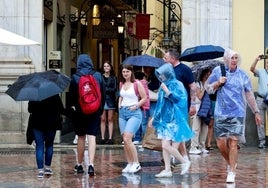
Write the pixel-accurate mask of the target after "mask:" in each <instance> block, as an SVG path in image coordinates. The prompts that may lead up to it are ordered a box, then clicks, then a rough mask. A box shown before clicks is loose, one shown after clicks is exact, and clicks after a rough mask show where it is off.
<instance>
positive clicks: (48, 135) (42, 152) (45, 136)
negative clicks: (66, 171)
mask: <svg viewBox="0 0 268 188" xmlns="http://www.w3.org/2000/svg"><path fill="white" fill-rule="evenodd" d="M33 134H34V140H35V144H36V146H35V150H36V152H35V157H36V163H37V167H38V169H43V168H44V159H45V165H46V166H51V162H52V156H53V143H54V138H55V135H56V130H53V131H46V132H44V131H40V130H37V129H33Z"/></svg>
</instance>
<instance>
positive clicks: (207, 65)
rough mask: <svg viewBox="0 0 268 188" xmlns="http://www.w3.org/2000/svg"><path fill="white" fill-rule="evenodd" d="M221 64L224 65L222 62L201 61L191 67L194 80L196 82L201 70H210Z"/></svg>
mask: <svg viewBox="0 0 268 188" xmlns="http://www.w3.org/2000/svg"><path fill="white" fill-rule="evenodd" d="M221 64H224V62H223V61H219V60H206V61H201V62H199V63H197V64H195V65H194V66H193V67H191V69H192V72H193V74H194V78H195V80H196V81H197V80H199V77H200V74H201V72H202V71H203V70H205V69H211V70H212V69H214V68H215V67H216V66H219V65H221Z"/></svg>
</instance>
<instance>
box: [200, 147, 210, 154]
mask: <svg viewBox="0 0 268 188" xmlns="http://www.w3.org/2000/svg"><path fill="white" fill-rule="evenodd" d="M201 152H202V153H203V154H208V153H209V151H208V150H206V149H205V148H201Z"/></svg>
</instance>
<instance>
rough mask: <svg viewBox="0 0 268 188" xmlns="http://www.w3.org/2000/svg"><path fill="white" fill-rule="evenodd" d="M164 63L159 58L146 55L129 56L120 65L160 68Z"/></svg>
mask: <svg viewBox="0 0 268 188" xmlns="http://www.w3.org/2000/svg"><path fill="white" fill-rule="evenodd" d="M164 63H165V62H164V60H163V59H161V58H157V57H153V56H150V55H147V54H144V55H138V56H130V57H128V58H126V59H125V60H124V61H123V62H122V64H129V65H133V66H141V67H143V66H146V67H160V66H161V65H163V64H164Z"/></svg>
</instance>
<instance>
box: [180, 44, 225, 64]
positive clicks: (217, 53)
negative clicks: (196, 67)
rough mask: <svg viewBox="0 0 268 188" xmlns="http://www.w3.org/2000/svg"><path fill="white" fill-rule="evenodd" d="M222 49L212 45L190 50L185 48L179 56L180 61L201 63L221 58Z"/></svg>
mask: <svg viewBox="0 0 268 188" xmlns="http://www.w3.org/2000/svg"><path fill="white" fill-rule="evenodd" d="M223 54H224V48H222V47H220V46H213V45H199V46H195V47H192V48H187V49H186V50H185V51H184V52H183V53H182V54H181V56H180V58H179V60H180V61H188V62H193V61H203V60H208V59H215V58H218V57H222V56H223Z"/></svg>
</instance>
